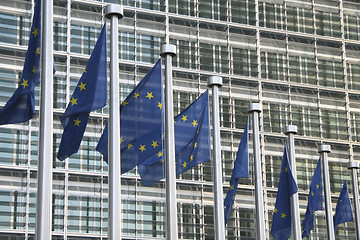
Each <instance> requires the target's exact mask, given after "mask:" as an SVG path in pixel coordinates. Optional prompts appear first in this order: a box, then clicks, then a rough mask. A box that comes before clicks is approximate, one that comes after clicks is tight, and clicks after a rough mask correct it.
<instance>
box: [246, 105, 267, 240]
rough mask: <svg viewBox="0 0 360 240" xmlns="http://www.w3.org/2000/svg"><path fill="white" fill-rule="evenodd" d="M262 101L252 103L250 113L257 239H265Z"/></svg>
mask: <svg viewBox="0 0 360 240" xmlns="http://www.w3.org/2000/svg"><path fill="white" fill-rule="evenodd" d="M260 112H261V105H260V103H250V106H249V113H250V114H252V129H253V149H254V150H253V151H254V153H253V155H254V172H255V176H254V177H255V204H256V206H255V207H256V208H255V210H256V239H259V240H265V239H266V235H265V214H264V195H263V194H264V191H263V181H262V172H261V158H260V138H259V113H260Z"/></svg>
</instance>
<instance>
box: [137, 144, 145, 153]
mask: <svg viewBox="0 0 360 240" xmlns="http://www.w3.org/2000/svg"><path fill="white" fill-rule="evenodd" d="M139 149H140V150H141V152H143V151H145V150H146V149H145V145H141V144H140V147H139Z"/></svg>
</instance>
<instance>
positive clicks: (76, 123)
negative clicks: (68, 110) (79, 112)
mask: <svg viewBox="0 0 360 240" xmlns="http://www.w3.org/2000/svg"><path fill="white" fill-rule="evenodd" d="M74 122H75V123H74V126H79V127H80V125H79V124H80V123H81V121H80V120H79V118H77V119H75V120H74Z"/></svg>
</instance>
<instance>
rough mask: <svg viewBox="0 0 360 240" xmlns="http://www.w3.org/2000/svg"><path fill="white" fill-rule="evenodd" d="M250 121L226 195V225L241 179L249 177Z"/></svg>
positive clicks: (240, 145)
mask: <svg viewBox="0 0 360 240" xmlns="http://www.w3.org/2000/svg"><path fill="white" fill-rule="evenodd" d="M248 132H249V119H248V121H247V122H246V126H245V129H244V133H243V135H242V137H241V140H240V144H239V149H238V152H237V154H236V159H235V162H234V169H233V171H232V174H231V178H230V188H229V190H228V192H227V194H226V197H225V200H224V207H225V209H224V212H225V213H224V216H225V225H226V224H227V222H228V220H229V216H230V213H231V210H232V207H233V205H234V200H235V195H236V190H237V187H238V183H239V178H247V177H249V134H248Z"/></svg>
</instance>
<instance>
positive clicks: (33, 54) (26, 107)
mask: <svg viewBox="0 0 360 240" xmlns="http://www.w3.org/2000/svg"><path fill="white" fill-rule="evenodd" d="M40 11H41V2H40V0H37V1H36V5H35V10H34V16H33V22H32V26H31V30H30V31H31V33H30V39H29V45H28V51H27V53H26V58H25V64H24V68H23V71H22V74H21V80H20V82H19V86H18V88H17V89H16V90H15V92H14V94H13V95H12V97H11V98H10V99H9V101H8V102H7V103H6V105H5V106H4V107H3V108H2V109H1V111H0V125H3V124H11V123H21V122H26V121H28V120H30V119H32V118H33V116H34V114H35V94H34V89H35V87H36V86H37V85H39V83H40V43H41V15H40Z"/></svg>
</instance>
